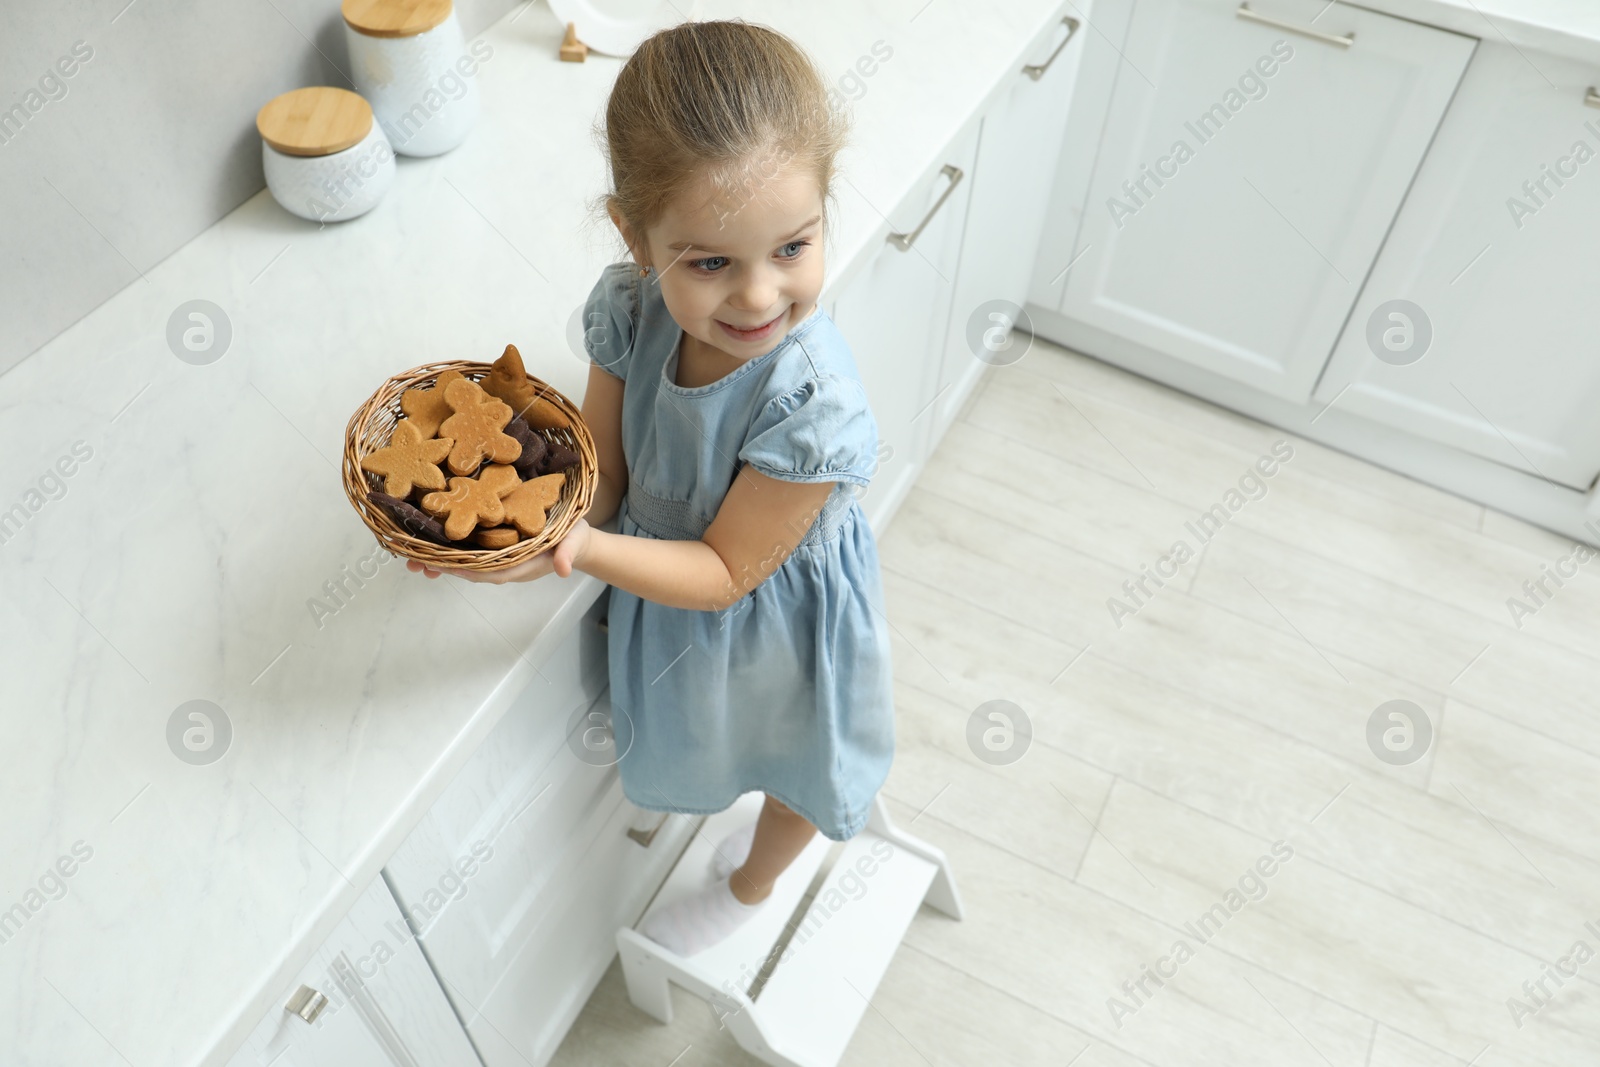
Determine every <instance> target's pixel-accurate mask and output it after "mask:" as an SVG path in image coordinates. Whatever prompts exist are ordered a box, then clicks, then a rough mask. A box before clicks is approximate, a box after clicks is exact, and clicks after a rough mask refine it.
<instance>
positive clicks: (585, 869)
mask: <svg viewBox="0 0 1600 1067" xmlns="http://www.w3.org/2000/svg"><path fill="white" fill-rule="evenodd" d="M600 808H602V809H603V810H604V811H605V813H606V817H605V820H604V824H603V825H601V826H598V827H597V828H596V830H595V831H594V833H593V834H592V835H589V841H588V846H589V847H588V848H587V850H586V851H585V852H584V853H583V854H582V855H581V856H580V857H576V859H577V862H576V863H575V864H574V866H573V868H572V870H571V871H569V872H566V873H564V874H563V878H562V888H561V890H560V892H559V893H552V894H550V899H549V901H548V905H549V906H548V909H547V910H543V914H542V916H541V918H542V922H541V923H540V924H539V925H538V926H537V927H536V928H535V929H534V930H533V931H532V933H531V935H530V937H529V939H528V941H527V943H526V945H524V946H523V948H522V950H521V952H520V954H519V955H518V956H517V958H516V959H515V960H513V961H512V962H511V965H510V966H509V967H508V968H507V970H506V974H505V977H504V978H503V979H502V980H501V982H500V984H499V985H498V986H496V987H495V989H494V990H493V991H492V992H491V993H490V995H489V996H488V997H487V998H486V999H485V1000H483V1001H480V1002H479V1004H478V1008H479V1010H478V1011H477V1012H472V1011H463V1012H462V1013H461V1015H462V1019H463V1021H464V1022H465V1024H466V1028H467V1031H468V1032H469V1033H470V1034H471V1035H472V1039H473V1042H474V1044H475V1045H477V1047H478V1051H479V1053H480V1054H481V1055H482V1057H483V1062H484V1063H485V1064H487V1065H488V1067H543V1065H544V1064H546V1063H548V1062H549V1059H550V1057H551V1056H552V1055H553V1054H554V1052H555V1050H556V1048H558V1047H559V1046H560V1044H561V1040H562V1038H563V1037H564V1036H565V1035H566V1033H567V1031H568V1030H569V1029H570V1028H571V1026H572V1023H573V1020H575V1019H576V1018H577V1016H578V1013H579V1012H580V1011H581V1010H582V1009H583V1006H584V1004H585V1002H587V1001H588V999H589V996H590V994H591V993H593V992H594V988H595V986H596V985H598V984H599V982H600V979H601V977H602V976H604V974H605V972H606V969H607V968H608V967H609V966H610V965H611V961H612V959H613V958H614V957H615V956H616V952H617V929H618V928H619V927H622V926H632V925H633V924H634V923H635V922H637V921H638V919H639V916H640V915H642V914H644V909H645V908H646V907H647V906H648V905H649V903H650V901H651V900H652V899H653V898H654V897H655V894H656V892H657V890H659V889H660V887H661V884H662V883H663V882H664V881H665V880H666V878H667V875H668V874H669V873H670V872H671V870H672V867H673V865H674V864H675V863H676V862H677V860H678V858H679V857H680V856H681V855H682V854H683V850H684V848H685V847H687V845H688V843H689V841H690V839H691V838H692V837H693V836H694V831H695V829H696V828H697V827H699V826H700V824H701V823H702V822H703V821H704V816H700V815H694V816H690V815H678V814H668V815H667V816H666V817H665V821H664V822H661V823H660V824H659V827H660V828H659V829H658V830H657V831H656V832H655V835H654V836H653V837H652V838H650V839H649V843H648V844H644V843H642V842H640V841H638V840H635V839H634V838H633V837H630V836H629V834H628V830H629V828H630V825H631V824H632V823H634V822H635V821H638V818H637V817H638V816H639V813H640V809H639V808H636V807H635V806H634V805H632V804H631V803H629V802H628V801H627V800H626V798H625V797H624V796H623V794H622V782H621V779H620V778H618V777H616V776H615V772H614V771H613V775H612V778H611V783H610V787H609V788H608V790H607V791H606V794H605V799H604V801H603V802H602V803H601V804H600ZM658 819H660V816H654V817H652V818H650V819H648V820H646V821H647V822H648V825H650V826H655V825H657V820H658Z"/></svg>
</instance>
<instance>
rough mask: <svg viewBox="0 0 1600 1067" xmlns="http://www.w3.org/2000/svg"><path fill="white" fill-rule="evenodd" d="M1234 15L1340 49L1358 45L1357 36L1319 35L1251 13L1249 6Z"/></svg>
mask: <svg viewBox="0 0 1600 1067" xmlns="http://www.w3.org/2000/svg"><path fill="white" fill-rule="evenodd" d="M1234 14H1235V15H1237V16H1239V17H1240V18H1242V19H1249V20H1250V21H1251V22H1259V23H1261V24H1262V25H1263V26H1271V27H1273V28H1274V29H1279V30H1287V31H1288V32H1290V33H1298V34H1299V35H1300V36H1302V37H1309V38H1311V39H1312V40H1313V41H1321V42H1322V43H1324V44H1331V45H1338V46H1339V47H1340V48H1349V47H1350V46H1351V45H1353V44H1355V43H1356V35H1355V34H1353V33H1351V34H1346V35H1345V36H1343V37H1340V36H1338V35H1336V34H1332V33H1319V32H1318V31H1316V30H1313V29H1309V28H1307V27H1305V26H1300V25H1296V24H1295V23H1293V22H1284V21H1283V20H1282V19H1275V18H1273V17H1272V16H1271V15H1263V14H1261V13H1260V12H1258V11H1251V10H1250V5H1249V4H1240V5H1239V10H1238V11H1235V12H1234Z"/></svg>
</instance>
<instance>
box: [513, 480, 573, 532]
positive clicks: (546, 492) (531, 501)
mask: <svg viewBox="0 0 1600 1067" xmlns="http://www.w3.org/2000/svg"><path fill="white" fill-rule="evenodd" d="M566 480H567V476H566V475H565V474H547V475H545V476H544V477H543V478H535V479H534V480H533V481H531V482H523V483H522V484H521V485H519V486H517V487H516V488H515V489H513V490H512V491H511V493H510V494H509V495H508V496H507V497H506V498H505V500H503V501H501V506H502V507H503V509H504V510H505V513H506V518H505V521H506V522H509V523H511V524H512V525H513V526H515V527H516V528H517V529H518V530H521V531H522V532H523V533H524V534H526V535H527V536H529V537H532V536H534V535H535V534H537V533H539V532H540V531H542V530H543V529H544V520H545V513H546V512H547V511H549V510H550V507H551V505H553V504H554V503H555V502H556V501H557V500H560V499H561V484H562V483H563V482H565V481H566Z"/></svg>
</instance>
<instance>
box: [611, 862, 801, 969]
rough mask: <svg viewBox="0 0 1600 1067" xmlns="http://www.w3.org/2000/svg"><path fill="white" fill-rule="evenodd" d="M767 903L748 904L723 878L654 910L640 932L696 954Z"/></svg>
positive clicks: (682, 951) (666, 945)
mask: <svg viewBox="0 0 1600 1067" xmlns="http://www.w3.org/2000/svg"><path fill="white" fill-rule="evenodd" d="M770 899H772V898H771V897H768V898H767V900H770ZM766 902H767V901H766V900H762V901H760V902H758V903H755V904H746V903H744V902H743V901H741V900H740V899H739V898H738V897H736V896H734V895H733V888H732V886H730V885H729V884H728V880H727V879H726V878H719V879H717V880H716V881H715V882H712V883H711V884H710V885H708V886H706V887H705V888H704V889H702V890H700V892H698V893H696V894H694V895H693V896H691V897H688V898H687V899H684V900H680V901H677V902H676V903H673V904H669V905H667V906H666V907H664V908H662V909H661V910H660V911H657V912H655V913H653V914H652V915H651V916H650V917H649V918H648V919H646V920H645V923H644V926H642V927H641V928H640V930H639V932H640V933H642V934H644V936H646V937H648V938H649V939H650V940H652V941H654V942H655V943H656V944H658V945H661V946H663V947H664V948H668V949H671V950H672V951H673V952H676V953H677V954H678V955H680V956H692V955H694V954H695V953H696V952H699V951H700V950H702V949H706V948H710V947H711V946H712V945H715V944H716V943H717V942H719V941H721V940H722V939H723V938H725V937H727V936H728V935H729V934H731V933H733V932H734V931H735V930H737V929H738V928H739V927H740V926H742V925H744V923H745V922H746V921H748V920H749V919H750V918H751V917H752V916H753V915H755V913H756V912H758V911H760V910H761V906H762V905H763V904H765V903H766Z"/></svg>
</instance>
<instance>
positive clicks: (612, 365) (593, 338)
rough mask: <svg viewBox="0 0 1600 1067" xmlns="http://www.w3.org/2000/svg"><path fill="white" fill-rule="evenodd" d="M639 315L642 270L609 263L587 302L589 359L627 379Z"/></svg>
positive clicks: (585, 345) (585, 336)
mask: <svg viewBox="0 0 1600 1067" xmlns="http://www.w3.org/2000/svg"><path fill="white" fill-rule="evenodd" d="M638 315H639V286H638V272H637V271H636V270H635V268H634V265H633V264H632V263H629V262H624V263H612V264H610V265H608V266H607V267H606V268H605V269H604V270H602V271H601V272H600V280H599V281H597V282H595V283H594V288H593V289H591V290H590V291H589V299H588V300H586V301H584V305H583V322H582V324H581V327H582V329H583V350H584V354H585V355H587V356H588V357H589V362H590V363H593V364H594V365H595V366H597V367H600V368H601V369H602V370H605V371H607V372H608V373H610V374H612V375H614V376H615V377H618V378H621V379H623V380H627V377H628V363H629V358H630V357H631V356H632V355H633V334H634V324H635V322H636V320H637V319H638Z"/></svg>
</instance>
